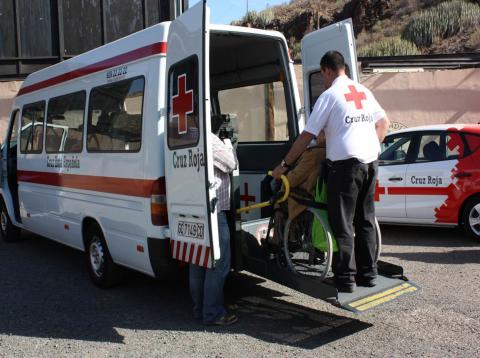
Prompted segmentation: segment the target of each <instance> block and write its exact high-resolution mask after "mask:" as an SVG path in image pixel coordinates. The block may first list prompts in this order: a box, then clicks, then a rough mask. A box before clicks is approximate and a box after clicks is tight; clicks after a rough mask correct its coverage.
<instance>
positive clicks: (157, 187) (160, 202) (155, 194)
mask: <svg viewBox="0 0 480 358" xmlns="http://www.w3.org/2000/svg"><path fill="white" fill-rule="evenodd" d="M165 192H166V190H165V178H159V179H157V180H155V182H154V183H153V186H152V194H151V195H150V212H151V215H152V224H153V225H155V226H164V225H168V213H167V195H166V193H165Z"/></svg>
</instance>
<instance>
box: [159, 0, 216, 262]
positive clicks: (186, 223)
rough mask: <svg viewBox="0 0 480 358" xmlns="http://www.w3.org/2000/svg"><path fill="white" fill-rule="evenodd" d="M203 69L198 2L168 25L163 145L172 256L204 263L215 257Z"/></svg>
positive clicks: (204, 25) (202, 11) (204, 29)
mask: <svg viewBox="0 0 480 358" xmlns="http://www.w3.org/2000/svg"><path fill="white" fill-rule="evenodd" d="M209 68H210V67H209V8H208V7H207V5H206V1H201V2H200V3H198V4H197V5H195V6H193V7H192V8H190V10H188V11H187V12H185V13H184V14H183V15H181V16H180V17H178V18H177V19H176V20H175V21H173V22H172V24H171V25H170V30H169V35H168V51H167V66H166V69H167V77H166V86H167V87H166V88H167V97H166V102H167V103H166V108H167V118H166V120H165V134H166V140H165V146H164V147H165V175H166V189H167V210H168V221H169V227H170V239H171V249H172V257H174V258H176V259H178V260H181V261H184V262H189V263H193V264H196V265H199V266H204V267H212V266H214V263H215V260H218V259H219V258H220V248H219V238H218V223H217V207H216V202H217V198H216V183H215V179H214V173H213V160H212V147H211V146H212V144H211V137H210V136H211V130H210V127H211V123H210V83H209V78H210V77H209Z"/></svg>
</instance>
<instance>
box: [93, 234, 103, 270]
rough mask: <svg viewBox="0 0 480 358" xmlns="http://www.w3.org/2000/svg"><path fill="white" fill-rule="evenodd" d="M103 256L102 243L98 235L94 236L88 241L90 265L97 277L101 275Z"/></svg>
mask: <svg viewBox="0 0 480 358" xmlns="http://www.w3.org/2000/svg"><path fill="white" fill-rule="evenodd" d="M104 263H105V258H104V253H103V245H102V242H101V240H100V238H99V237H97V236H94V237H93V239H92V241H91V243H90V265H91V266H92V270H93V273H94V274H95V275H96V276H97V277H102V275H103V268H104Z"/></svg>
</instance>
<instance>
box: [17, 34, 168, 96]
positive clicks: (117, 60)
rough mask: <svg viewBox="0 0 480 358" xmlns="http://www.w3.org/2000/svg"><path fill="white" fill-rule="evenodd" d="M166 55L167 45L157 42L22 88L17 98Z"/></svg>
mask: <svg viewBox="0 0 480 358" xmlns="http://www.w3.org/2000/svg"><path fill="white" fill-rule="evenodd" d="M166 53H167V43H166V42H157V43H154V44H151V45H147V46H144V47H140V48H137V49H135V50H132V51H129V52H126V53H122V54H121V55H118V56H115V57H111V58H107V59H106V60H102V61H99V62H96V63H93V64H91V65H88V66H85V67H82V68H79V69H77V70H73V71H70V72H66V73H63V74H61V75H58V76H55V77H52V78H49V79H48V80H44V81H40V82H37V83H34V84H32V85H30V86H25V87H22V88H20V90H19V91H18V96H21V95H23V94H26V93H30V92H33V91H38V90H39V89H42V88H47V87H50V86H54V85H58V84H59V83H62V82H66V81H70V80H73V79H75V78H79V77H83V76H87V75H90V74H92V73H95V72H100V71H103V70H106V69H108V68H111V67H115V66H120V65H123V64H126V63H128V62H132V61H135V60H139V59H141V58H144V57H148V56H152V55H158V54H162V55H165V54H166Z"/></svg>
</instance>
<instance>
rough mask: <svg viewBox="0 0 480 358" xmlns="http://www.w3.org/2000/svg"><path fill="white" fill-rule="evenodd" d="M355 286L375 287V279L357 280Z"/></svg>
mask: <svg viewBox="0 0 480 358" xmlns="http://www.w3.org/2000/svg"><path fill="white" fill-rule="evenodd" d="M357 285H359V286H362V287H375V286H376V285H377V279H376V278H360V279H357Z"/></svg>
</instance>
